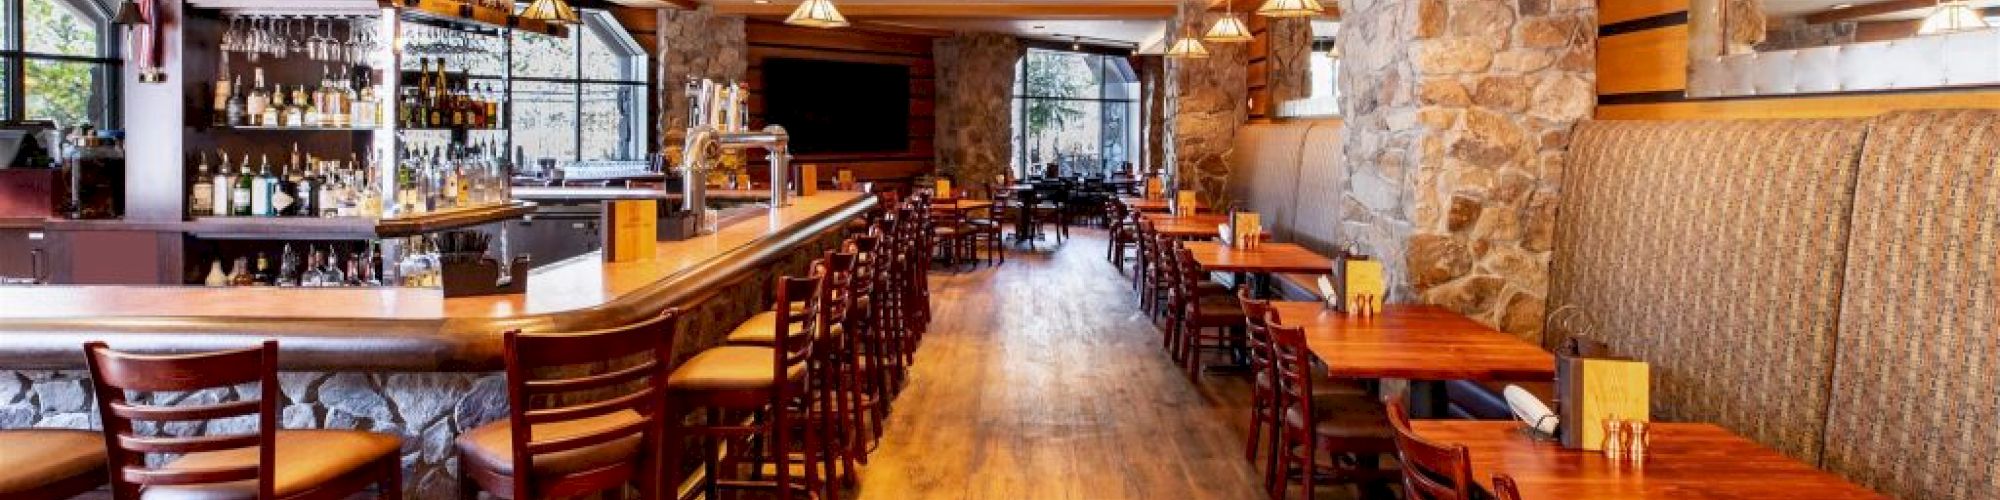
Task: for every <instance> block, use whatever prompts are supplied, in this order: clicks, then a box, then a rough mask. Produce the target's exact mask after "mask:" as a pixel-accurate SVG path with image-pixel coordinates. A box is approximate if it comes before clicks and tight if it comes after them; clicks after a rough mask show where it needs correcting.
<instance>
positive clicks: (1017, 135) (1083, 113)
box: [1014, 49, 1139, 176]
mask: <svg viewBox="0 0 2000 500" xmlns="http://www.w3.org/2000/svg"><path fill="white" fill-rule="evenodd" d="M1016 66H1017V71H1016V79H1015V82H1014V89H1015V92H1016V95H1015V100H1014V113H1015V117H1016V119H1015V120H1014V145H1015V147H1014V151H1015V158H1014V172H1015V174H1016V175H1018V176H1028V175H1037V174H1043V173H1045V172H1046V169H1047V168H1048V166H1050V165H1055V166H1056V170H1057V172H1059V173H1060V174H1061V175H1063V176H1072V175H1085V176H1094V175H1103V174H1108V173H1114V172H1120V171H1123V170H1124V168H1125V164H1126V163H1129V162H1133V161H1134V160H1135V159H1134V157H1133V155H1134V152H1135V151H1137V149H1136V144H1138V141H1139V128H1138V127H1136V126H1134V124H1136V123H1138V121H1139V106H1138V105H1137V104H1136V103H1135V101H1137V96H1138V94H1139V83H1138V75H1137V74H1136V73H1135V72H1134V71H1133V70H1132V65H1131V63H1130V62H1129V61H1126V60H1125V58H1123V57H1117V56H1108V55H1102V54H1089V53H1082V52H1066V51H1056V50H1043V49H1030V50H1028V54H1027V56H1026V57H1022V58H1021V61H1020V62H1019V63H1017V64H1016Z"/></svg>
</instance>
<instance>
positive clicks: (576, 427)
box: [458, 410, 645, 476]
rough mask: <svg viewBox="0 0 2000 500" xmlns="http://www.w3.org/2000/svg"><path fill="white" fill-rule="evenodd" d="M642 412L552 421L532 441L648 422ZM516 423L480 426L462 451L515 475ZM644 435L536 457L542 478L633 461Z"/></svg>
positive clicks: (463, 438) (466, 437)
mask: <svg viewBox="0 0 2000 500" xmlns="http://www.w3.org/2000/svg"><path fill="white" fill-rule="evenodd" d="M644 419H645V417H642V416H640V415H639V413H638V412H634V411H632V410H625V411H620V412H616V413H611V414H607V415H598V416H596V417H591V418H586V419H580V420H572V421H567V422H550V423H546V424H542V425H537V426H535V428H534V430H533V431H530V432H529V434H530V435H529V436H528V439H529V440H532V441H549V440H556V439H566V438H571V437H578V436H585V435H589V434H591V433H594V432H597V431H600V430H604V429H609V428H613V427H617V426H621V425H629V424H632V423H634V422H639V421H641V420H644ZM513 432H514V423H513V422H511V421H508V420H501V421H498V422H493V423H490V424H486V425H482V426H479V427H478V428H475V429H472V430H471V431H467V432H466V433H464V434H460V435H459V436H458V451H459V453H461V454H462V455H463V456H465V457H466V458H467V459H470V460H472V461H473V463H475V464H477V465H479V466H480V467H484V468H485V469H486V470H490V471H493V472H495V473H498V474H500V475H502V476H512V475H514V438H513V434H512V433H513ZM641 442H642V439H641V436H640V435H638V434H633V435H630V436H626V437H623V438H619V439H614V440H611V441H608V442H603V443H598V444H595V445H591V446H585V447H582V448H577V449H574V450H567V451H562V452H558V453H547V454H542V455H540V456H536V457H535V463H534V467H535V473H536V474H539V475H557V474H569V473H573V472H582V471H587V470H591V469H596V468H599V467H603V466H607V465H611V464H615V463H621V462H625V461H629V460H631V459H632V457H634V456H636V455H637V454H638V453H639V444H640V443H641Z"/></svg>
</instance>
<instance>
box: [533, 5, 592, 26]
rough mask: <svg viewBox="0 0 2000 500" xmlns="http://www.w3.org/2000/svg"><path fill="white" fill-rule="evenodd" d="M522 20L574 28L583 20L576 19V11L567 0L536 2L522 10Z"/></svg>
mask: <svg viewBox="0 0 2000 500" xmlns="http://www.w3.org/2000/svg"><path fill="white" fill-rule="evenodd" d="M521 18H522V19H534V20H537V21H541V22H545V23H549V24H562V25H570V26H574V25H577V24H582V23H583V20H582V19H579V18H577V17H576V9H575V8H572V7H570V6H569V2H568V1H567V0H535V1H534V3H530V4H528V8H526V9H521Z"/></svg>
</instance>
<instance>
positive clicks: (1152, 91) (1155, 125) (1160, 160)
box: [1137, 56, 1173, 173]
mask: <svg viewBox="0 0 2000 500" xmlns="http://www.w3.org/2000/svg"><path fill="white" fill-rule="evenodd" d="M1138 61H1139V62H1138V68H1137V69H1138V71H1139V105H1140V107H1141V109H1142V113H1141V116H1142V117H1143V118H1142V121H1144V122H1145V129H1144V130H1142V131H1141V134H1140V136H1141V137H1143V138H1144V139H1143V140H1144V141H1146V144H1145V146H1144V147H1145V158H1144V159H1143V160H1144V161H1143V163H1141V164H1140V165H1141V169H1140V170H1141V171H1143V172H1147V173H1161V172H1170V171H1172V170H1171V167H1170V165H1172V163H1173V162H1172V161H1171V159H1172V158H1173V149H1172V145H1173V134H1172V133H1171V131H1172V129H1171V128H1170V126H1169V125H1170V124H1171V123H1172V122H1171V121H1169V120H1167V117H1169V116H1172V113H1171V112H1170V111H1169V110H1171V109H1172V107H1171V105H1170V104H1169V101H1172V100H1173V99H1168V97H1169V94H1170V93H1171V91H1172V89H1171V88H1169V87H1168V85H1167V80H1168V78H1167V73H1168V71H1167V60H1166V58H1163V57H1159V56H1146V57H1140V58H1138Z"/></svg>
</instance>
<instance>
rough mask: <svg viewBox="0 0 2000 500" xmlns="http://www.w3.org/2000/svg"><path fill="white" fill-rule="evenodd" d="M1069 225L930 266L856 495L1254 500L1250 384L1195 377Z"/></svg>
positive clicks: (1097, 245)
mask: <svg viewBox="0 0 2000 500" xmlns="http://www.w3.org/2000/svg"><path fill="white" fill-rule="evenodd" d="M1073 236H1075V237H1074V238H1071V239H1070V240H1068V241H1066V242H1064V243H1063V244H1062V245H1061V246H1059V247H1057V249H1056V250H1053V251H1050V250H1047V248H1048V246H1049V245H1048V243H1047V242H1044V244H1043V245H1042V246H1043V248H1044V250H1042V251H1039V252H1020V251H1013V252H1010V254H1009V255H1008V259H1007V264H1006V265H1004V266H1000V267H998V268H994V267H987V266H984V265H982V266H980V267H978V268H977V269H974V270H969V271H963V272H957V273H953V272H951V270H949V269H946V268H943V267H940V268H939V269H938V271H939V272H937V273H934V274H933V276H932V278H931V286H932V289H931V293H932V298H933V300H934V302H935V304H936V310H935V313H934V316H935V317H934V319H933V323H932V325H931V332H930V334H929V336H928V337H926V338H925V340H924V345H923V347H922V348H921V349H920V350H919V351H918V353H917V363H916V365H915V367H914V368H913V376H912V380H911V383H910V385H909V387H908V388H907V389H905V390H904V392H903V394H902V396H901V397H900V398H898V399H897V400H896V401H895V404H894V410H895V411H894V413H893V414H892V415H891V416H890V419H889V422H888V424H887V430H888V434H887V435H886V436H885V437H884V439H883V440H882V443H881V446H880V447H879V448H878V449H877V450H876V452H875V454H874V455H873V456H872V457H871V459H870V465H869V466H867V467H866V468H865V469H864V470H863V474H862V477H861V487H860V488H859V489H858V491H856V493H858V495H857V496H858V497H859V498H862V499H868V500H873V499H884V500H887V499H911V498H954V499H956V498H964V499H989V498H990V499H1008V500H1014V499H1079V500H1108V499H1127V498H1130V499H1165V498H1176V499H1179V498H1187V499H1244V500H1251V499H1259V498H1264V494H1263V491H1264V490H1263V484H1262V476H1261V469H1260V468H1259V467H1258V466H1257V465H1255V464H1252V463H1250V462H1246V461H1244V460H1243V449H1242V446H1243V436H1244V433H1245V432H1246V431H1247V429H1248V424H1249V422H1248V420H1247V419H1248V416H1247V415H1248V411H1249V410H1248V406H1249V396H1250V392H1249V391H1250V384H1249V379H1248V378H1246V377H1241V376H1214V375H1208V376H1204V378H1203V379H1202V380H1201V381H1200V382H1199V383H1197V382H1195V381H1192V380H1189V379H1188V378H1187V377H1186V376H1185V375H1183V374H1182V372H1181V370H1180V368H1179V367H1178V366H1176V365H1175V363H1174V362H1173V361H1172V360H1171V359H1169V358H1168V356H1167V354H1166V352H1165V351H1164V350H1163V349H1161V348H1160V331H1159V329H1158V328H1157V327H1155V326H1154V325H1153V324H1152V323H1151V322H1150V321H1149V319H1148V318H1147V317H1146V316H1145V315H1144V314H1143V313H1141V312H1140V311H1139V309H1138V307H1137V305H1136V299H1135V296H1134V294H1133V292H1132V290H1131V288H1130V283H1131V282H1130V281H1129V279H1128V278H1127V277H1126V276H1125V275H1122V274H1120V273H1119V272H1118V271H1117V270H1116V269H1114V268H1113V267H1112V266H1111V264H1110V263H1108V262H1105V261H1104V258H1103V255H1104V246H1103V245H1104V244H1105V243H1104V233H1102V232H1101V231H1094V230H1084V229H1077V230H1074V232H1073ZM1293 491H1294V492H1296V491H1297V489H1296V488H1294V489H1293ZM1350 496H1351V494H1350V492H1349V490H1348V489H1346V488H1325V489H1322V491H1320V492H1319V495H1318V498H1349V497H1350Z"/></svg>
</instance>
